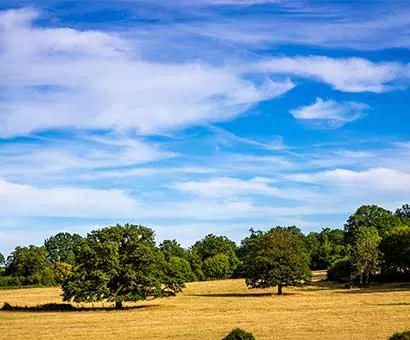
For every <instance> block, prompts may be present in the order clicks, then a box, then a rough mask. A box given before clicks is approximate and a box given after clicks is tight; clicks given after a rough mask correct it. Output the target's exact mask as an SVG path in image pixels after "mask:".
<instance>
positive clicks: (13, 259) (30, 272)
mask: <svg viewBox="0 0 410 340" xmlns="http://www.w3.org/2000/svg"><path fill="white" fill-rule="evenodd" d="M5 274H6V275H9V276H12V277H15V278H17V279H18V280H19V281H20V283H21V284H22V285H50V284H52V283H54V273H53V267H52V264H51V262H50V261H49V260H48V259H47V256H46V250H45V248H44V247H36V246H33V245H31V246H28V247H17V248H16V249H15V250H14V252H12V253H11V255H10V256H9V257H8V258H7V266H6V271H5Z"/></svg>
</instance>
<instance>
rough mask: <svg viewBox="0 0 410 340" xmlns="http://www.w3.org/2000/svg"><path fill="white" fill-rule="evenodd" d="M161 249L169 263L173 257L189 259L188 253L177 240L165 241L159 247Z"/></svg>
mask: <svg viewBox="0 0 410 340" xmlns="http://www.w3.org/2000/svg"><path fill="white" fill-rule="evenodd" d="M159 249H161V251H162V253H163V254H164V257H165V259H166V260H167V261H169V259H170V258H171V257H173V256H176V257H180V258H183V259H187V258H188V251H187V250H185V249H184V248H182V247H181V245H180V244H179V243H178V242H177V241H176V240H164V241H163V242H162V243H161V244H160V245H159Z"/></svg>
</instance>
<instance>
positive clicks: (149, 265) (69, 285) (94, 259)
mask: <svg viewBox="0 0 410 340" xmlns="http://www.w3.org/2000/svg"><path fill="white" fill-rule="evenodd" d="M75 258H76V265H75V267H74V268H73V271H72V273H71V274H70V275H69V277H68V278H67V280H66V281H65V282H64V284H63V293H64V301H70V300H73V301H75V302H94V301H100V300H103V299H107V300H109V301H115V302H116V303H117V306H118V307H121V303H122V302H123V301H137V300H143V299H146V298H148V297H159V296H163V295H164V294H166V293H170V290H171V293H176V292H177V291H179V290H180V289H181V288H182V284H181V282H180V281H179V280H178V278H173V277H169V276H168V275H170V271H167V269H168V266H167V264H166V262H165V259H164V256H163V254H162V253H161V251H160V250H159V249H158V248H157V247H156V245H155V240H154V232H153V231H152V230H151V229H149V228H146V227H143V226H135V225H129V224H126V225H125V226H121V225H116V226H112V227H108V228H103V229H100V230H95V231H92V232H91V233H90V234H88V235H87V238H86V239H85V240H84V241H83V242H82V243H81V246H80V247H78V248H77V249H76V250H75Z"/></svg>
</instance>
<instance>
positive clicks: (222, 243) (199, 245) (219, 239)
mask: <svg viewBox="0 0 410 340" xmlns="http://www.w3.org/2000/svg"><path fill="white" fill-rule="evenodd" d="M191 252H192V253H193V254H196V255H198V257H199V258H200V259H201V261H202V262H203V263H204V262H205V261H206V260H207V259H209V258H212V257H214V256H215V255H218V254H224V255H226V256H227V257H228V259H229V274H228V276H230V275H232V273H233V272H234V270H235V269H236V267H237V266H238V263H239V259H238V257H237V256H236V244H235V242H233V241H231V240H229V239H228V238H227V237H225V236H215V235H212V234H209V235H207V236H205V237H204V238H203V239H202V240H200V241H198V242H196V243H195V244H194V245H193V246H192V247H191ZM205 276H206V275H205Z"/></svg>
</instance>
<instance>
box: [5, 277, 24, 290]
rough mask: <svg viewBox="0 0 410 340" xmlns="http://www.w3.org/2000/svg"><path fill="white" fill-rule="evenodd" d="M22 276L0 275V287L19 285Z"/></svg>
mask: <svg viewBox="0 0 410 340" xmlns="http://www.w3.org/2000/svg"><path fill="white" fill-rule="evenodd" d="M22 280H23V278H18V277H13V276H0V288H4V287H19V286H21V282H22Z"/></svg>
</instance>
